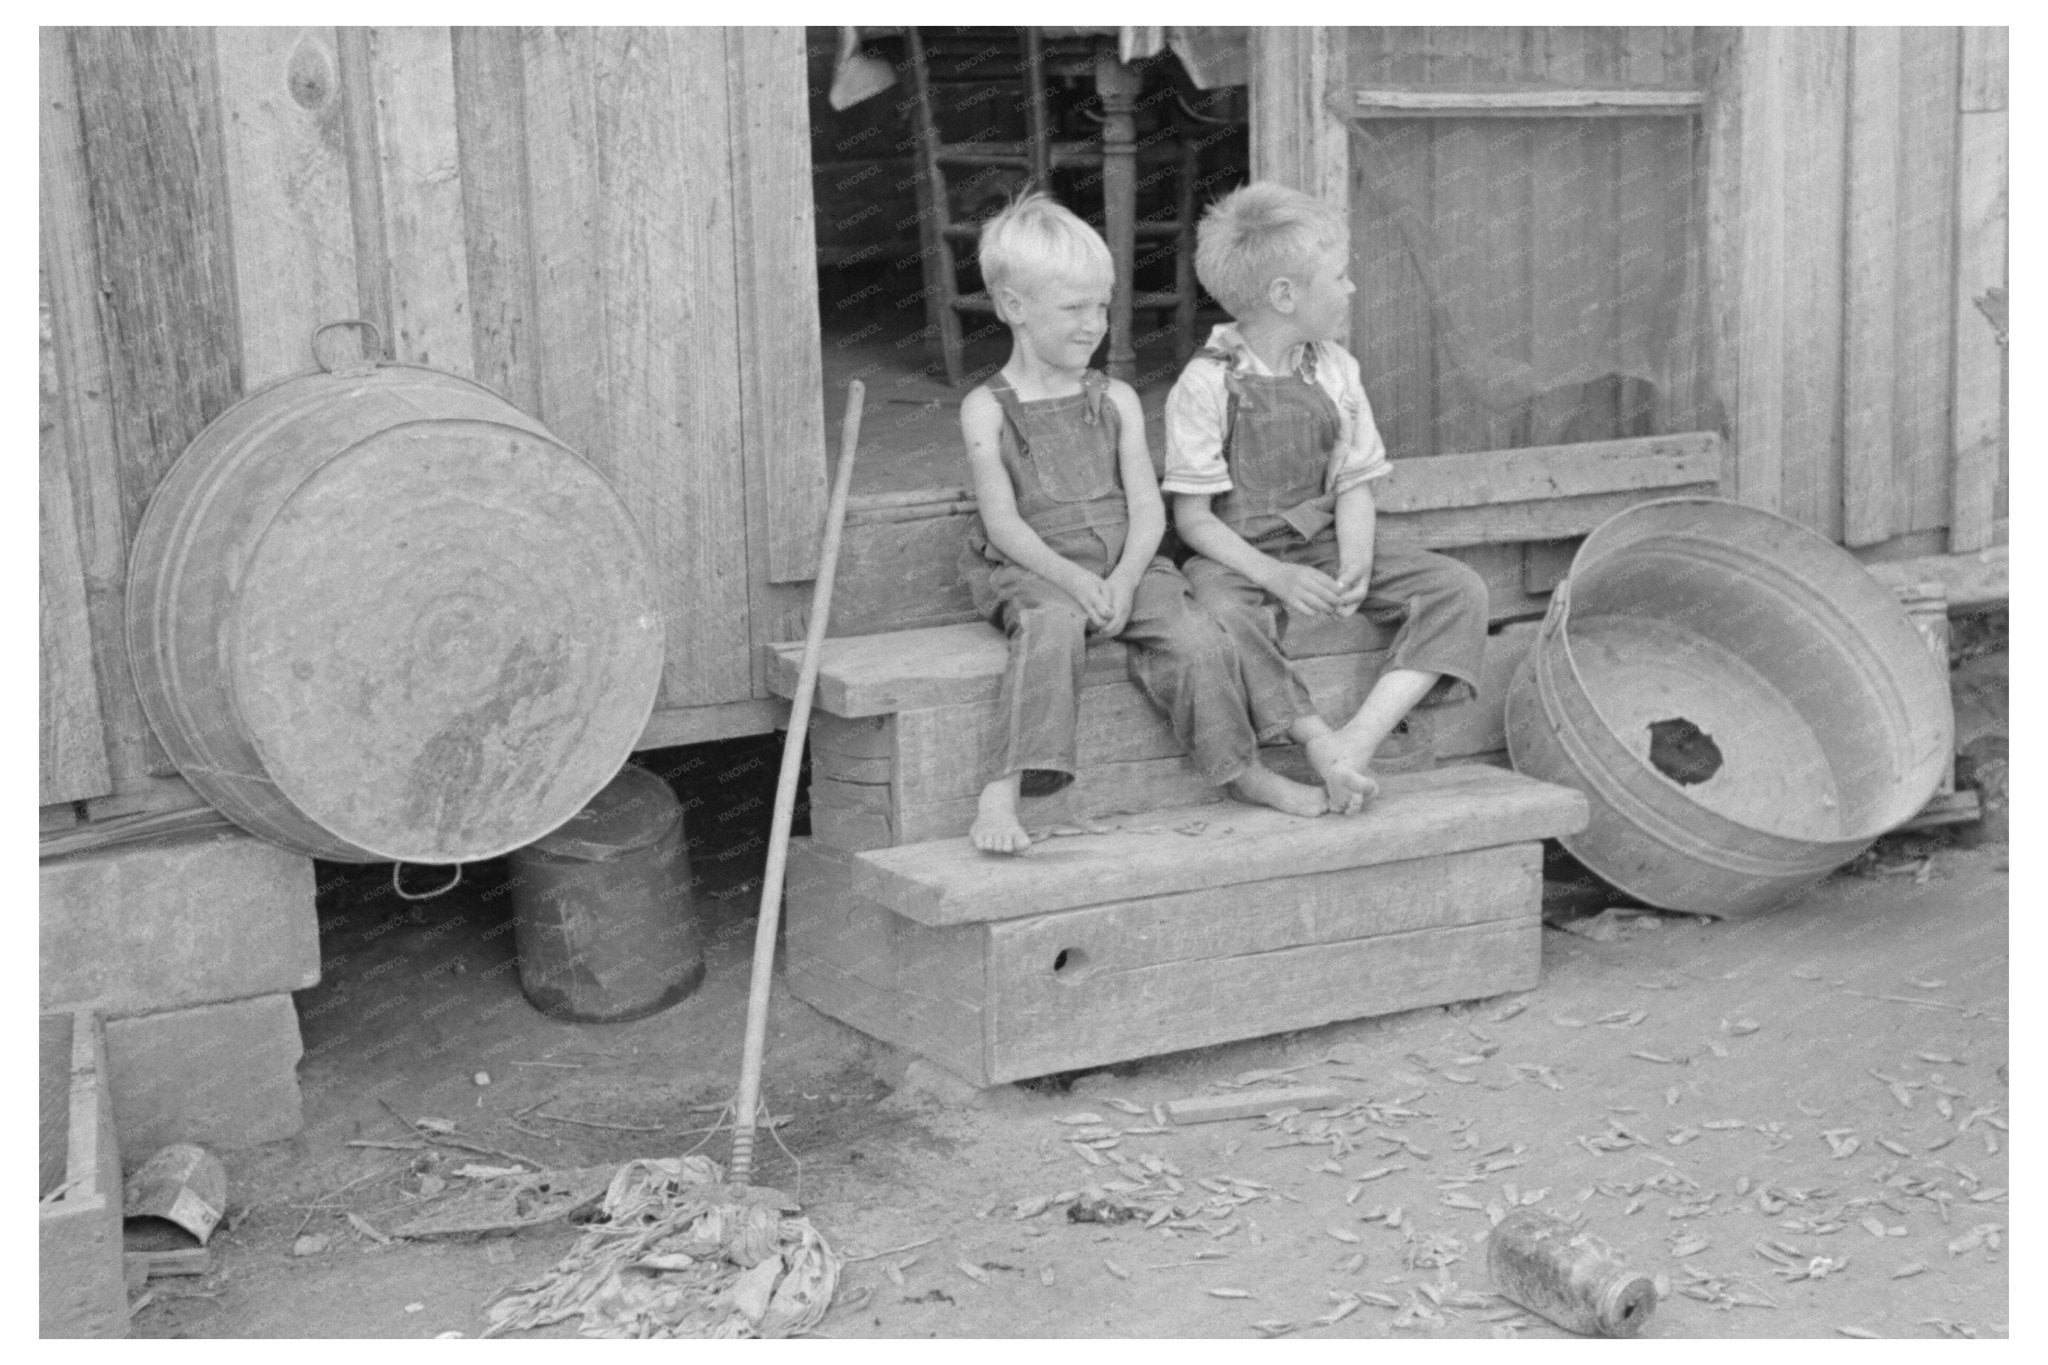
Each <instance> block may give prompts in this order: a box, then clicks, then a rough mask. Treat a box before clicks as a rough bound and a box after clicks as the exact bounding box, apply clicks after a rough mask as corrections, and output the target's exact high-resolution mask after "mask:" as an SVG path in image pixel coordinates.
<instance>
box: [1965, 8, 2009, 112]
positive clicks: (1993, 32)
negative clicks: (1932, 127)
mask: <svg viewBox="0 0 2048 1365" xmlns="http://www.w3.org/2000/svg"><path fill="white" fill-rule="evenodd" d="M2009 33H2010V30H2008V29H2004V28H1983V27H1976V26H1972V27H1970V28H1966V29H1964V30H1963V84H1962V100H1961V103H1960V104H1959V105H1958V107H1959V108H1960V109H1961V110H1962V111H1963V112H1964V113H1966V114H1980V113H1996V112H2002V111H2003V110H2004V109H2005V107H2006V83H2007V77H2006V67H2007V65H2008V63H2009V58H2008V55H2007V39H2008V35H2009Z"/></svg>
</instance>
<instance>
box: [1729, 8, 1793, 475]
mask: <svg viewBox="0 0 2048 1365" xmlns="http://www.w3.org/2000/svg"><path fill="white" fill-rule="evenodd" d="M1740 43H1741V46H1740V55H1739V58H1738V62H1739V71H1738V74H1737V77H1736V88H1735V91H1734V98H1735V99H1736V101H1737V104H1738V113H1737V118H1738V119H1739V124H1738V127H1739V132H1738V138H1739V141H1740V146H1739V148H1738V149H1737V151H1736V165H1737V167H1738V176H1739V186H1738V188H1737V196H1738V197H1737V199H1736V201H1735V205H1734V208H1735V212H1736V214H1737V221H1736V228H1735V236H1736V244H1735V249H1736V250H1737V251H1738V252H1739V253H1740V257H1741V275H1740V282H1739V285H1738V287H1737V292H1736V295H1735V298H1734V300H1733V303H1734V308H1735V328H1736V331H1735V335H1734V337H1733V342H1734V347H1735V356H1734V370H1735V386H1736V407H1735V409H1734V415H1735V488H1734V495H1735V497H1736V498H1737V499H1738V500H1739V501H1741V502H1745V503H1747V504H1749V505H1750V506H1752V507H1761V508H1763V509H1764V510H1766V511H1771V512H1775V511H1777V510H1778V509H1779V507H1780V505H1781V503H1782V500H1783V491H1784V453H1785V451H1784V439H1785V404H1786V391H1785V390H1786V374H1785V370H1786V359H1787V352H1786V330H1787V319H1786V316H1785V314H1786V300H1785V288H1786V283H1787V281H1786V278H1785V247H1786V244H1785V236H1786V222H1785V210H1786V203H1787V194H1786V185H1785V138H1786V123H1787V119H1788V118H1789V115H1790V107H1791V102H1790V94H1789V91H1788V89H1787V87H1788V85H1789V83H1790V73H1789V71H1788V61H1789V58H1790V39H1789V37H1788V36H1787V30H1784V29H1779V28H1771V27H1763V26H1758V25H1749V26H1746V27H1745V28H1743V30H1742V34H1741V38H1740Z"/></svg>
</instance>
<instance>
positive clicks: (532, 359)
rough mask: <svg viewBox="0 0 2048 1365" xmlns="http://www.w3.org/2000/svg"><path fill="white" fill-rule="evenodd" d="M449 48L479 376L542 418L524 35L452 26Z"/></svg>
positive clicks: (473, 346) (472, 331)
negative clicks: (527, 144)
mask: <svg viewBox="0 0 2048 1365" xmlns="http://www.w3.org/2000/svg"><path fill="white" fill-rule="evenodd" d="M449 47H450V51H449V59H450V65H451V67H452V69H453V87H454V89H453V95H454V100H455V137H456V145H457V149H458V156H459V160H460V180H461V185H462V224H463V248H464V251H463V257H464V272H465V277H466V278H467V279H468V281H469V305H468V308H469V322H470V347H471V354H472V356H473V357H474V363H475V366H476V372H475V373H476V378H477V379H478V380H479V381H480V382H482V383H484V384H486V385H489V386H490V387H491V388H494V389H496V390H497V391H498V392H499V393H502V394H504V395H505V397H507V398H509V399H510V400H512V403H513V404H514V405H515V406H517V407H519V408H521V409H522V410H524V411H526V412H531V413H535V414H538V413H540V412H541V410H542V404H541V394H540V374H539V370H538V367H537V365H536V356H535V342H534V339H533V334H534V328H535V326H536V312H535V305H534V284H533V255H532V249H531V245H530V242H529V235H530V232H531V222H530V216H531V215H530V213H529V208H528V199H529V189H528V184H527V175H526V167H527V152H526V84H525V59H524V57H523V56H522V54H521V49H520V36H519V30H518V29H516V28H504V27H501V28H456V29H454V30H453V31H452V32H451V34H450V38H449ZM564 439H566V438H564Z"/></svg>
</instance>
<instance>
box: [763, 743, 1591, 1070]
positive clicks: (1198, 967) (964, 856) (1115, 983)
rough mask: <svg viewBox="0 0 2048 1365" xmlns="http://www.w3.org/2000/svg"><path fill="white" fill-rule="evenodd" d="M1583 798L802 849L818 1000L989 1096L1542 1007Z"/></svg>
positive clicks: (799, 918)
mask: <svg viewBox="0 0 2048 1365" xmlns="http://www.w3.org/2000/svg"><path fill="white" fill-rule="evenodd" d="M1586 819H1587V807H1586V802H1585V798H1584V797H1583V796H1581V795H1580V794H1579V793H1577V792H1575V791H1572V790H1569V789H1567V788H1563V787H1556V786H1551V785H1549V784H1547V783H1542V782H1537V781H1535V780H1533V779H1531V778H1525V777H1521V776H1518V775H1516V774H1514V773H1509V772H1502V771H1499V770H1496V769H1492V768H1485V767H1477V766H1474V767H1453V768H1441V769H1437V770H1434V771H1431V772H1423V773H1414V774H1408V775H1404V776H1398V777H1390V778H1388V779H1387V781H1386V784H1385V788H1384V790H1383V792H1382V794H1381V797H1380V799H1379V801H1378V802H1377V803H1376V804H1375V805H1374V807H1373V808H1372V810H1371V811H1369V812H1368V813H1367V814H1365V815H1362V816H1354V817H1338V816H1324V817H1322V818H1320V819H1314V820H1306V819H1301V818H1298V817H1293V816H1286V815H1282V814H1280V813H1279V812H1276V811H1270V810H1265V809H1261V808H1256V807H1249V806H1242V805H1238V804H1236V803H1231V804H1228V805H1216V804H1211V805H1203V806H1194V807H1182V808H1177V809H1167V810H1155V811H1151V812H1148V813H1146V814H1143V815H1138V816H1131V817H1127V818H1125V819H1122V820H1119V821H1116V822H1114V824H1115V826H1116V828H1115V830H1114V832H1112V833H1109V834H1103V835H1090V836H1081V837H1076V838H1071V839H1057V840H1052V841H1050V842H1048V843H1046V844H1043V845H1040V846H1038V847H1036V848H1034V850H1033V851H1032V853H1031V854H1030V856H1028V857H1025V858H1004V857H998V856H994V855H988V854H981V853H977V852H976V851H974V850H973V849H972V848H971V847H970V846H969V845H967V844H966V842H965V841H964V840H959V839H948V840H944V841H939V842H934V843H925V844H919V845H910V846H906V847H899V848H889V849H878V850H873V851H870V852H865V853H856V852H851V851H848V850H845V849H837V848H833V847H831V846H829V845H826V844H824V843H822V842H820V841H818V840H815V839H811V840H798V841H796V843H795V844H794V845H793V846H792V851H791V861H790V868H789V881H788V897H789V908H788V926H789V944H788V956H787V959H786V961H787V971H788V977H789V983H790V987H791V989H792V990H793V991H795V993H796V994H797V996H798V997H799V998H801V999H803V1000H805V1001H807V1002H809V1003H810V1004H812V1005H813V1006H815V1007H817V1008H818V1009H820V1010H823V1011H824V1012H825V1013H827V1014H830V1015H832V1016H833V1017H835V1018H838V1019H841V1020H843V1021H845V1022H846V1023H849V1024H851V1025H853V1026H854V1027H856V1028H859V1029H861V1030H863V1031H864V1032H867V1033H869V1034H872V1035H873V1036H875V1037H877V1038H881V1039H883V1040H884V1041H886V1042H890V1043H893V1044H896V1045H898V1046H900V1047H904V1048H907V1049H909V1050H911V1051H914V1052H916V1053H918V1054H920V1055H922V1056H924V1057H926V1058H928V1059H930V1060H931V1061H933V1062H935V1063H937V1064H938V1065H940V1066H943V1067H945V1068H946V1069H947V1070H949V1071H951V1072H953V1073H955V1074H957V1075H959V1076H961V1077H962V1078H964V1079H966V1080H968V1081H971V1082H973V1083H974V1084H977V1085H991V1084H995V1083H998V1082H1001V1081H1007V1080H1016V1079H1020V1078H1023V1077H1027V1076H1039V1075H1046V1074H1049V1073H1052V1072H1056V1071H1065V1070H1072V1069H1076V1068H1079V1067H1086V1066H1100V1065H1105V1064H1107V1063H1110V1062H1116V1061H1124V1060H1128V1059H1130V1058H1134V1057H1144V1056H1152V1055H1156V1054H1159V1053H1163V1052H1173V1051H1178V1050H1181V1049H1184V1048H1191V1047H1203V1046H1208V1045H1211V1044H1215V1043H1221V1042H1227V1041H1232V1040H1235V1039H1240V1038H1250V1037H1258V1036H1261V1035H1264V1034H1268V1033H1275V1032H1281V1031H1284V1030H1289V1029H1299V1028H1308V1027H1313V1026H1315V1025H1318V1024H1325V1023H1330V1022H1333V1021H1336V1020H1339V1019H1356V1018H1363V1017H1367V1016H1370V1015H1375V1014H1385V1013H1389V1012H1391V1011H1395V1010H1402V1009H1410V1008H1415V1007H1417V1006H1421V1005H1429V1004H1442V1003H1447V1002H1449V1001H1453V1000H1464V999H1471V998H1474V997H1478V996H1484V995H1494V994H1499V993H1501V992H1504V991H1512V990H1523V989H1527V988H1528V987H1531V986H1533V985H1535V983H1536V978H1537V973H1538V968H1539V964H1540V957H1541V950H1540V932H1541V931H1540V909H1541V899H1542V873H1541V865H1542V851H1541V843H1540V841H1541V840H1543V839H1545V838H1550V837H1554V836H1557V835H1561V834H1569V833H1574V832H1576V831H1578V830H1580V829H1583V828H1584V827H1585V823H1586Z"/></svg>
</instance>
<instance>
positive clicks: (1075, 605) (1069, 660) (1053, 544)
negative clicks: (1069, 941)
mask: <svg viewBox="0 0 2048 1365" xmlns="http://www.w3.org/2000/svg"><path fill="white" fill-rule="evenodd" d="M980 261H981V270H982V276H983V279H984V280H985V281H986V283H987V286H988V292H989V297H990V299H991V301H992V302H993V303H994V304H995V308H996V315H997V316H998V317H1000V318H1001V319H1002V320H1003V321H1004V322H1005V323H1007V324H1008V325H1009V327H1010V331H1011V338H1012V343H1013V344H1012V349H1011V353H1010V359H1009V363H1008V364H1006V365H1004V366H1003V368H1002V370H1001V371H1000V372H998V373H997V374H996V375H994V376H993V377H991V378H990V379H989V381H988V382H987V383H986V384H984V385H982V386H981V387H979V388H976V389H975V390H974V391H973V392H971V393H969V394H968V395H967V397H966V398H965V399H964V400H962V402H961V404H960V428H961V432H962V434H963V435H964V437H965V438H966V443H967V463H968V467H969V469H970V470H971V471H972V473H973V477H974V490H975V496H976V499H977V501H978V503H979V517H978V519H977V522H976V525H975V528H974V532H973V533H972V534H971V535H970V537H969V543H968V546H967V548H966V551H965V553H964V554H963V557H962V568H963V570H964V571H965V572H966V574H967V577H968V581H969V585H970V587H971V588H972V590H973V593H974V601H975V606H976V608H977V610H979V611H981V612H982V613H983V615H984V616H986V617H987V618H988V619H989V620H990V621H991V622H993V623H994V624H996V625H997V626H999V627H1001V628H1002V629H1003V631H1004V632H1005V633H1006V634H1007V635H1008V636H1009V640H1010V664H1009V668H1008V670H1007V671H1006V672H1005V673H1004V675H1003V684H1002V694H1001V700H1000V710H1001V716H1002V721H1001V728H1000V730H999V731H998V732H997V733H995V734H993V735H991V736H990V745H989V756H988V760H987V763H986V765H985V769H984V775H985V780H986V785H985V786H984V787H983V788H982V792H981V799H980V806H979V809H978V811H977V813H976V817H975V821H974V826H973V829H972V832H971V834H970V836H969V837H970V838H971V839H972V840H973V842H974V844H975V846H976V847H977V848H980V849H982V850H984V851H987V852H991V853H1022V852H1025V851H1027V850H1028V848H1029V847H1030V842H1031V840H1030V836H1029V835H1028V834H1027V833H1026V832H1025V830H1024V827H1023V825H1022V824H1021V822H1020V821H1019V820H1018V814H1017V802H1018V798H1019V796H1020V795H1034V796H1037V795H1048V794H1050V793H1052V792H1055V791H1058V790H1059V789H1060V788H1062V787H1064V786H1066V785H1067V784H1068V783H1070V782H1072V781H1073V779H1074V770H1075V766H1076V765H1075V752H1074V751H1075V745H1074V728H1075V720H1076V716H1077V714H1078V708H1079V701H1080V691H1081V673H1082V668H1083V665H1084V663H1085V661H1086V655H1087V642H1088V639H1089V637H1090V636H1092V637H1094V638H1096V639H1105V640H1106V639H1120V640H1122V641H1123V642H1124V643H1125V644H1126V645H1128V646H1130V662H1129V669H1130V673H1131V677H1132V679H1133V681H1135V682H1136V683H1137V684H1138V686H1139V687H1140V688H1141V689H1142V690H1143V691H1144V693H1145V695H1146V696H1147V697H1149V698H1150V699H1151V700H1152V702H1153V703H1154V704H1155V705H1157V706H1158V707H1159V708H1160V709H1161V710H1162V711H1164V712H1165V713H1166V716H1167V718H1168V720H1169V721H1170V722H1171V724H1172V726H1173V732H1174V735H1175V737H1176V738H1177V739H1179V741H1180V743H1181V747H1182V748H1183V750H1185V751H1186V752H1187V754H1188V756H1189V757H1190V758H1191V759H1192V761H1193V762H1194V764H1195V766H1196V768H1197V769H1199V770H1200V771H1201V772H1202V774H1203V775H1204V776H1205V777H1207V778H1208V779H1209V780H1210V781H1212V782H1216V783H1219V784H1228V785H1229V786H1230V788H1231V790H1232V792H1233V793H1234V794H1236V795H1237V796H1239V797H1240V798H1242V799H1245V800H1251V801H1257V802H1260V803H1262V804H1265V805H1273V806H1279V807H1281V808H1282V809H1295V810H1297V811H1300V812H1301V813H1304V814H1307V813H1313V811H1312V810H1310V809H1307V808H1308V807H1314V808H1317V809H1319V808H1320V806H1321V804H1322V794H1321V793H1320V792H1317V791H1316V790H1315V789H1314V788H1312V787H1306V786H1303V785H1302V784H1300V783H1298V782H1292V781H1289V780H1288V779H1286V778H1284V777H1281V776H1280V775H1279V774H1277V773H1273V772H1271V771H1269V770H1267V769H1266V768H1265V767H1264V766H1263V765H1262V764H1260V763H1259V761H1258V743H1257V740H1256V738H1255V737H1254V735H1253V734H1252V729H1251V723H1250V720H1249V704H1248V702H1247V699H1246V697H1245V694H1244V689H1243V685H1242V683H1241V681H1240V679H1239V673H1238V667H1237V662H1236V660H1235V658H1234V657H1233V655H1232V651H1231V648H1230V641H1229V639H1228V638H1227V637H1226V636H1225V635H1224V633H1223V632H1222V630H1220V629H1219V628H1218V625H1217V623H1216V622H1215V621H1214V620H1213V619H1211V618H1210V617H1208V616H1205V615H1203V614H1202V613H1200V612H1198V611H1196V610H1195V609H1194V607H1193V604H1192V602H1191V600H1190V598H1189V593H1188V584H1187V581H1186V580H1185V579H1184V578H1182V576H1181V574H1180V571H1179V570H1177V569H1175V568H1174V567H1173V564H1172V563H1171V562H1170V561H1169V560H1167V559H1165V558H1162V557H1161V556H1160V555H1159V554H1158V553H1157V550H1158V547H1159V540H1160V537H1161V536H1162V535H1163V534H1164V532H1165V526H1166V514H1165V505H1164V503H1163V501H1162V499H1161V498H1160V495H1159V485H1158V482H1157V479H1156V477H1155V476H1154V474H1153V470H1152V460H1151V456H1150V455H1149V454H1148V453H1147V451H1146V448H1145V421H1144V414H1143V412H1142V411H1141V410H1140V408H1139V406H1138V396H1137V394H1136V393H1135V392H1134V391H1133V390H1132V388H1131V386H1130V385H1128V384H1125V383H1123V382H1121V381H1118V380H1112V379H1109V378H1107V377H1105V376H1104V375H1102V374H1101V373H1100V372H1099V371H1095V370H1091V369H1089V368H1088V362H1089V359H1090V358H1091V357H1092V356H1093V355H1094V353H1095V348H1096V346H1097V345H1098V344H1099V343H1100V342H1101V340H1102V337H1103V334H1104V332H1105V331H1107V329H1108V317H1109V297H1110V288H1111V285H1112V282H1113V280H1114V278H1115V276H1114V268H1113V266H1112V263H1111V260H1110V255H1109V248H1108V246H1107V245H1106V244H1105V243H1104V242H1103V240H1102V238H1101V237H1100V236H1099V235H1097V233H1096V232H1095V231H1094V229H1092V228H1090V227H1089V226H1088V225H1087V224H1086V223H1085V222H1083V221H1082V220H1081V219H1080V218H1078V217H1076V216H1075V215H1074V214H1073V213H1071V212H1069V211H1068V210H1067V209H1065V208H1062V207H1061V206H1060V205H1058V204H1057V203H1055V202H1054V201H1053V200H1051V199H1050V198H1048V197H1046V196H1045V195H1043V194H1038V193H1033V194H1028V195H1026V196H1024V197H1023V198H1021V199H1019V200H1017V201H1016V202H1015V203H1013V204H1011V205H1010V206H1009V207H1008V208H1006V209H1004V210H1003V211H1002V212H1001V213H999V214H997V215H996V216H995V217H994V218H992V219H990V220H989V222H988V223H987V225H986V226H985V227H984V228H983V229H982V234H981V247H980Z"/></svg>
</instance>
